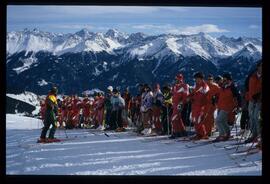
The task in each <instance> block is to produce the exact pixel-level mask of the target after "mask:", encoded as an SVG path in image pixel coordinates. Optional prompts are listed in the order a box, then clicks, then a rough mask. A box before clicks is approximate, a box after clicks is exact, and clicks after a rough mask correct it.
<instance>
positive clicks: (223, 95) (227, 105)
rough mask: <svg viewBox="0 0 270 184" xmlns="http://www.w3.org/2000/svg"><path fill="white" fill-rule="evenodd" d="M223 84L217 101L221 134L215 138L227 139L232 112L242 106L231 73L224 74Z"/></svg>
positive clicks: (218, 139)
mask: <svg viewBox="0 0 270 184" xmlns="http://www.w3.org/2000/svg"><path fill="white" fill-rule="evenodd" d="M222 77H223V86H222V87H221V88H220V90H219V94H218V95H219V97H218V103H217V109H218V113H217V117H216V125H217V128H218V131H219V136H218V137H217V138H216V139H215V140H214V141H215V142H216V141H226V140H228V139H229V138H230V127H229V124H228V121H229V116H230V113H233V112H238V111H239V110H240V107H241V96H240V93H239V91H238V89H237V88H236V86H235V84H234V82H233V81H232V76H231V74H230V73H225V74H223V76H222Z"/></svg>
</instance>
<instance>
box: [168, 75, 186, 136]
mask: <svg viewBox="0 0 270 184" xmlns="http://www.w3.org/2000/svg"><path fill="white" fill-rule="evenodd" d="M175 79H176V83H175V85H174V86H173V88H172V94H173V97H172V103H173V114H172V116H171V123H172V135H171V136H170V137H169V138H171V139H175V138H176V137H182V136H187V132H186V128H185V125H184V123H183V121H182V117H181V112H182V109H183V107H184V104H185V103H186V98H187V96H188V95H189V87H188V85H187V84H185V83H184V77H183V75H182V74H178V75H177V76H176V77H175Z"/></svg>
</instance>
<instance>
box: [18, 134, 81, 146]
mask: <svg viewBox="0 0 270 184" xmlns="http://www.w3.org/2000/svg"><path fill="white" fill-rule="evenodd" d="M75 139H76V138H75V137H73V138H63V139H59V141H57V142H40V143H38V142H37V143H31V144H20V145H19V147H21V148H25V149H29V148H34V147H39V146H42V145H45V144H56V143H60V144H63V142H65V141H70V140H75Z"/></svg>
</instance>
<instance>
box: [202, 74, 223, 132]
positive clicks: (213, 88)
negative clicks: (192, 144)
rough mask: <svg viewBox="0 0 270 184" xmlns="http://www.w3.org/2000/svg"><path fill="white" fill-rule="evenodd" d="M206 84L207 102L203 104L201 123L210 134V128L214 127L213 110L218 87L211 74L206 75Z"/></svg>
mask: <svg viewBox="0 0 270 184" xmlns="http://www.w3.org/2000/svg"><path fill="white" fill-rule="evenodd" d="M207 85H208V86H209V91H208V93H207V103H206V106H205V112H206V114H205V118H204V121H203V123H204V126H205V130H206V135H208V136H210V135H211V133H212V128H213V127H214V111H215V110H216V103H217V99H218V93H219V90H220V87H219V86H218V84H217V83H215V82H214V78H213V76H212V75H209V76H208V81H207Z"/></svg>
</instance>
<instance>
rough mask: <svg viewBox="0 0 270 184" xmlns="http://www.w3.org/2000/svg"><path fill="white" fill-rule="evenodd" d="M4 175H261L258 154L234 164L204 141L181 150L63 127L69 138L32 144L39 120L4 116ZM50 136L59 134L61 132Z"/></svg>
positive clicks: (175, 146)
mask: <svg viewBox="0 0 270 184" xmlns="http://www.w3.org/2000/svg"><path fill="white" fill-rule="evenodd" d="M6 125H7V126H6V127H7V129H6V174H8V175H13V174H20V175H256V176H260V175H261V174H262V166H261V162H260V161H259V160H261V153H257V154H254V155H250V156H248V157H247V161H241V159H238V161H239V162H241V163H243V164H244V163H248V162H250V161H256V163H258V165H256V166H249V167H237V165H236V163H235V161H234V160H232V159H230V158H229V156H228V155H229V153H232V151H231V150H224V149H223V148H216V147H214V146H213V145H205V146H200V147H196V148H186V147H185V144H187V143H184V142H175V143H173V144H164V143H163V142H162V141H148V142H147V141H146V139H153V138H147V137H138V136H136V135H134V133H132V132H131V131H127V132H123V133H115V132H108V135H109V137H107V136H105V135H104V134H103V133H102V132H101V131H97V130H87V129H73V130H67V131H66V133H67V135H68V136H69V137H70V138H74V139H73V140H68V141H64V142H60V143H51V144H36V143H35V142H36V140H37V138H38V137H39V135H40V131H41V130H40V128H41V126H40V125H41V121H40V120H38V119H34V118H26V117H22V116H18V115H11V114H7V115H6ZM56 136H57V137H59V138H64V137H65V132H64V130H57V131H56Z"/></svg>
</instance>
